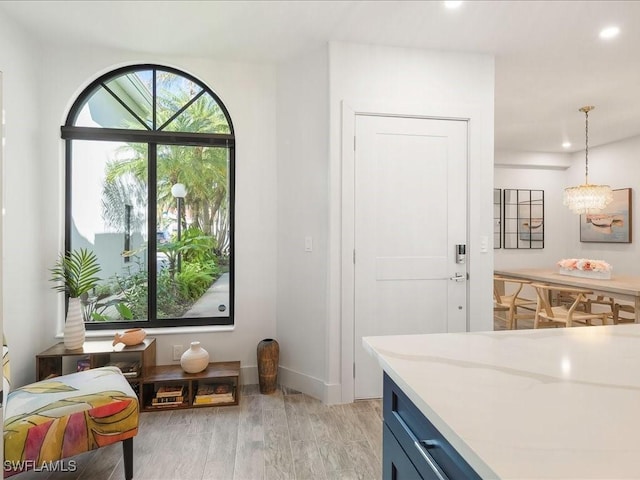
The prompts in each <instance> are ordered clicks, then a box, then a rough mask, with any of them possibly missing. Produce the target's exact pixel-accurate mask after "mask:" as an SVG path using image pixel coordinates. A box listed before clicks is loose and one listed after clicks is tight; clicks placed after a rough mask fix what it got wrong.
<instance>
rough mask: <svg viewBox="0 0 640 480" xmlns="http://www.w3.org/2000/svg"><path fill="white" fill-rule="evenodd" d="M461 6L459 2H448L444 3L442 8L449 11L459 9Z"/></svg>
mask: <svg viewBox="0 0 640 480" xmlns="http://www.w3.org/2000/svg"><path fill="white" fill-rule="evenodd" d="M460 5H462V2H461V1H448V2H444V6H445V7H446V8H449V9H452V10H453V9H454V8H459V7H460Z"/></svg>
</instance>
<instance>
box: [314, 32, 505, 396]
mask: <svg viewBox="0 0 640 480" xmlns="http://www.w3.org/2000/svg"><path fill="white" fill-rule="evenodd" d="M329 52H330V54H329V64H330V66H329V71H330V80H329V82H330V113H329V115H330V166H329V169H330V170H329V175H330V176H329V202H330V203H329V209H330V210H329V214H330V217H329V218H330V223H329V232H330V237H329V268H330V271H329V324H328V325H327V328H328V334H329V347H328V351H327V355H328V357H327V358H328V360H329V364H328V375H327V379H328V383H329V384H340V383H342V392H341V393H342V400H343V401H344V400H349V397H350V395H352V394H353V389H352V382H353V380H352V378H351V363H352V348H353V347H352V345H353V338H352V328H351V327H352V322H351V323H350V322H349V319H347V318H344V317H342V316H341V315H342V311H341V295H342V292H343V285H342V284H341V279H342V276H341V275H342V272H341V268H342V267H343V265H342V264H341V238H342V231H341V216H342V211H341V205H342V204H341V188H342V186H341V145H342V143H341V142H342V138H341V134H342V103H343V102H345V103H347V104H349V105H351V106H352V107H353V108H355V109H356V110H358V109H359V108H358V106H363V105H366V106H367V108H372V109H373V110H375V111H378V112H382V113H401V114H412V115H426V116H428V115H435V116H442V115H443V114H444V115H448V116H454V117H467V118H470V119H471V120H470V137H469V138H470V142H469V145H470V164H469V178H470V179H473V181H470V182H469V218H470V221H469V248H470V252H469V254H468V255H469V272H470V278H471V281H470V296H469V311H470V312H472V314H471V319H470V320H471V329H472V330H485V329H490V328H492V320H491V315H492V314H491V295H492V286H491V285H492V282H491V281H490V279H491V276H492V272H493V251H491V249H490V251H489V252H487V253H480V248H479V244H480V240H481V238H482V237H483V236H488V237H489V238H491V236H492V198H493V108H494V107H493V105H494V96H493V88H494V60H493V57H491V56H488V55H473V54H456V53H444V52H436V51H426V50H418V49H404V48H392V47H381V46H372V45H356V44H346V43H331V44H330V49H329ZM369 111H371V110H369ZM350 335H351V336H350ZM349 352H351V353H349ZM350 355H351V357H350ZM333 399H334V398H330V399H329V400H330V401H331V400H333Z"/></svg>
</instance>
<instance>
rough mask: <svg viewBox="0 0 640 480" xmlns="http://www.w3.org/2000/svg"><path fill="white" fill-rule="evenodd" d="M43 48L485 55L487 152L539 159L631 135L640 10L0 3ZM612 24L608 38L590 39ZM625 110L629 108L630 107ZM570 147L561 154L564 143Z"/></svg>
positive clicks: (279, 57)
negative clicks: (491, 116) (489, 95)
mask: <svg viewBox="0 0 640 480" xmlns="http://www.w3.org/2000/svg"><path fill="white" fill-rule="evenodd" d="M0 14H4V15H6V16H8V17H10V18H12V19H13V20H14V21H16V22H17V23H19V24H21V25H22V27H24V28H25V29H27V30H28V31H29V32H31V34H32V35H34V36H36V37H39V38H42V39H43V40H45V41H46V44H47V45H48V46H50V45H52V44H53V45H55V44H66V43H82V44H85V45H87V46H105V47H112V48H118V49H126V50H132V51H136V52H142V53H149V54H153V53H160V54H169V55H189V56H195V57H214V58H216V59H219V60H232V61H240V62H260V63H264V62H267V63H278V62H283V61H286V60H287V59H290V58H294V57H296V56H298V55H302V54H304V53H305V52H306V51H308V50H309V49H313V48H318V47H320V46H321V45H323V44H326V42H327V41H331V40H335V41H345V42H358V43H371V44H380V45H390V46H399V47H414V48H426V49H437V50H446V51H463V52H481V53H489V54H493V55H495V59H496V89H495V102H496V105H495V107H496V110H495V136H496V138H495V147H496V149H500V150H519V151H537V152H563V151H576V150H582V149H583V148H584V141H585V138H584V115H583V114H582V113H580V112H578V108H580V107H582V106H584V105H595V106H596V109H595V110H594V111H593V112H592V113H590V114H589V146H590V147H593V146H597V145H600V144H604V143H609V142H612V141H616V140H620V139H622V138H627V137H631V136H635V135H640V101H639V100H640V98H639V97H640V60H639V53H640V1H557V0H556V1H541V0H538V1H467V2H463V4H462V6H461V7H460V8H459V9H456V10H449V9H446V8H444V6H443V2H440V1H397V0H396V1H346V0H345V1H328V0H322V1H312V0H307V1H138V2H135V1H95V0H94V1H82V2H80V1H74V2H70V1H48V2H42V1H24V0H20V1H1V2H0ZM610 25H617V26H618V27H620V30H621V33H620V35H619V36H618V37H617V38H614V39H611V40H608V41H603V40H601V39H600V38H599V37H598V33H599V31H600V30H601V29H602V28H604V27H607V26H610ZM635 101H639V104H638V105H636V104H635ZM566 140H568V141H571V142H572V144H573V146H572V147H571V148H569V149H563V148H562V146H561V144H562V142H563V141H566Z"/></svg>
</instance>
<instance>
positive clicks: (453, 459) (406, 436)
mask: <svg viewBox="0 0 640 480" xmlns="http://www.w3.org/2000/svg"><path fill="white" fill-rule="evenodd" d="M383 415H384V422H385V425H386V426H387V427H388V428H389V430H390V431H391V433H392V434H393V436H394V437H395V438H396V439H397V441H398V443H399V444H400V446H401V447H402V449H403V450H404V451H405V453H406V454H407V456H408V457H409V459H410V460H411V462H412V463H413V465H414V466H415V468H416V470H418V472H419V473H420V475H421V477H422V478H425V479H432V478H433V479H438V480H440V479H450V480H454V479H465V480H466V479H478V480H479V479H480V476H479V475H478V474H477V473H476V472H475V471H474V470H473V469H472V468H471V467H470V466H469V464H468V463H467V462H466V461H465V460H464V459H463V458H462V456H460V454H459V453H458V452H457V451H456V450H455V449H454V448H453V447H452V446H451V444H450V443H449V442H448V441H447V440H446V439H445V438H444V437H443V436H442V434H441V433H440V432H439V431H438V430H437V429H436V428H435V427H434V426H433V424H432V423H431V422H430V421H429V420H428V419H427V418H426V417H425V416H424V415H423V414H422V412H420V410H418V408H417V407H416V406H415V405H414V404H413V403H412V402H411V400H409V398H408V397H407V396H406V395H405V394H404V392H403V391H402V390H401V389H400V388H399V387H398V386H397V385H396V384H395V382H394V381H393V380H391V378H389V376H388V375H387V374H386V373H385V374H384V396H383Z"/></svg>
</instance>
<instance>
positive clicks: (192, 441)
mask: <svg viewBox="0 0 640 480" xmlns="http://www.w3.org/2000/svg"><path fill="white" fill-rule="evenodd" d="M381 455H382V402H381V400H366V401H358V402H355V403H351V404H345V405H332V406H327V405H323V404H322V403H321V402H320V401H318V400H315V399H313V398H311V397H309V396H307V395H304V394H301V393H299V392H295V391H292V390H289V389H286V388H283V389H280V390H278V391H277V392H276V393H274V394H271V395H261V394H260V393H259V391H258V387H257V385H245V386H244V387H243V393H242V395H241V397H240V405H239V406H233V407H207V408H198V409H190V410H175V411H162V412H144V413H142V414H141V420H140V430H139V433H138V435H137V436H136V437H135V438H134V476H133V478H134V480H138V479H140V480H142V479H145V480H182V479H184V480H205V479H206V480H227V479H228V480H261V479H265V480H266V479H313V480H317V479H327V480H332V479H344V480H350V479H363V480H365V479H366V480H375V479H379V478H381V477H382V474H381ZM74 459H75V460H76V461H77V471H76V472H66V473H63V472H56V473H48V472H38V473H36V472H27V473H24V474H21V475H18V476H16V477H14V478H16V480H27V479H32V478H33V479H39V480H44V479H50V480H60V479H64V480H72V479H73V480H81V479H82V480H121V479H124V468H123V465H122V446H121V444H120V443H118V444H117V445H111V446H108V447H104V448H100V449H98V450H94V451H92V452H88V453H85V454H82V455H79V456H77V457H75V458H74Z"/></svg>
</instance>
